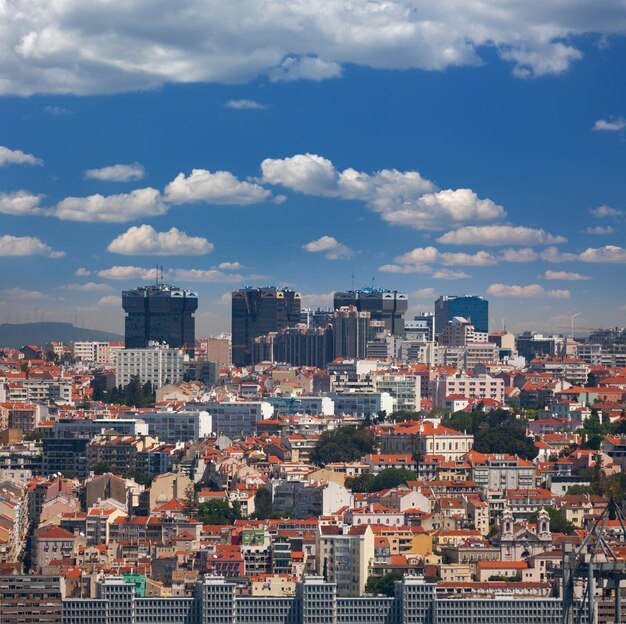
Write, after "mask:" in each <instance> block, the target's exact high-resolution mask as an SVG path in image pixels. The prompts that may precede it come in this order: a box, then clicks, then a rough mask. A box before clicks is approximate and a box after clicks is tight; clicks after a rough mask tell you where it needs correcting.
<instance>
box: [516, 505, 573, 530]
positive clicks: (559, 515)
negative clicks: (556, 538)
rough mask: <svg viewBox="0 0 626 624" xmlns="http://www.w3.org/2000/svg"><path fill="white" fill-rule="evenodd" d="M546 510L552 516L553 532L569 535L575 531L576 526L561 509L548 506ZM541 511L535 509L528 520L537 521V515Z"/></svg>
mask: <svg viewBox="0 0 626 624" xmlns="http://www.w3.org/2000/svg"><path fill="white" fill-rule="evenodd" d="M546 511H547V512H548V515H549V516H550V531H552V532H553V533H564V534H565V535H569V534H570V533H573V532H574V529H575V528H576V527H575V526H574V525H573V524H572V523H571V522H568V520H567V518H566V517H565V514H564V513H563V512H562V511H561V510H560V509H555V508H554V507H546ZM538 513H539V512H537V511H535V512H534V513H532V514H530V517H529V518H528V522H533V523H534V522H537V515H538Z"/></svg>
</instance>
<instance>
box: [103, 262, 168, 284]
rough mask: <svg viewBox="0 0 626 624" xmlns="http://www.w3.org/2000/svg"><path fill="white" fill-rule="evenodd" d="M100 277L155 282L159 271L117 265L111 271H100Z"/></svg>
mask: <svg viewBox="0 0 626 624" xmlns="http://www.w3.org/2000/svg"><path fill="white" fill-rule="evenodd" d="M97 274H98V277H101V278H103V279H110V280H137V279H141V280H144V281H152V282H153V281H154V280H155V279H156V277H157V269H156V268H153V269H144V268H142V267H137V266H120V265H115V266H112V267H111V268H110V269H102V270H100V271H98V273H97Z"/></svg>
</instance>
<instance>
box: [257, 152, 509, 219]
mask: <svg viewBox="0 0 626 624" xmlns="http://www.w3.org/2000/svg"><path fill="white" fill-rule="evenodd" d="M261 171H262V172H263V180H264V181H265V182H266V183H268V184H280V185H281V186H284V187H286V188H289V189H291V190H293V191H297V192H299V193H305V194H307V195H314V196H318V197H336V198H341V199H347V200H351V199H355V200H361V201H364V202H366V204H367V205H368V206H369V208H371V209H372V210H374V211H375V212H378V213H379V214H380V215H381V218H382V219H383V220H384V221H386V222H388V223H390V224H391V225H401V226H402V225H404V226H409V227H413V228H415V229H418V230H436V229H441V228H443V227H445V226H446V225H450V224H451V223H452V224H457V225H462V224H463V223H467V222H476V221H479V222H480V221H493V220H495V219H499V218H502V217H504V216H505V212H504V209H503V208H502V207H501V206H498V205H497V204H495V203H494V202H493V201H491V200H490V199H480V198H479V197H478V196H477V195H476V193H474V192H473V191H472V190H470V189H456V190H452V189H447V190H438V189H437V186H436V185H435V184H433V183H432V182H431V181H430V180H427V179H426V178H424V177H422V175H421V174H420V173H419V171H398V170H397V169H383V170H380V171H377V172H375V173H372V174H368V173H365V172H362V171H357V170H355V169H352V168H348V169H344V170H343V171H339V170H338V169H337V168H336V167H335V165H334V164H333V163H332V162H331V161H330V160H328V159H327V158H324V157H323V156H319V155H317V154H308V153H307V154H296V155H295V156H291V157H289V158H282V159H281V158H267V159H265V160H264V161H263V162H262V163H261Z"/></svg>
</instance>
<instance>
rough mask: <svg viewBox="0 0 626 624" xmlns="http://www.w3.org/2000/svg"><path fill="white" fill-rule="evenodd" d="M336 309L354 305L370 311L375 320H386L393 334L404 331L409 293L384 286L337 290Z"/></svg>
mask: <svg viewBox="0 0 626 624" xmlns="http://www.w3.org/2000/svg"><path fill="white" fill-rule="evenodd" d="M333 305H334V309H335V310H338V309H339V308H342V307H344V306H354V307H355V308H356V309H357V310H358V311H359V312H369V313H370V317H371V319H372V320H373V321H384V323H385V329H388V330H389V331H390V332H391V333H392V334H396V335H397V334H403V333H404V313H405V312H406V310H407V307H408V305H409V298H408V296H407V295H405V294H402V293H399V292H397V291H395V290H385V289H383V288H361V289H359V290H348V291H346V292H336V293H335V296H334V297H333Z"/></svg>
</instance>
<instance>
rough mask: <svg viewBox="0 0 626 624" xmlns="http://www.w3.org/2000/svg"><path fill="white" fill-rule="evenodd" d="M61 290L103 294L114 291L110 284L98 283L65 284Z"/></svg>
mask: <svg viewBox="0 0 626 624" xmlns="http://www.w3.org/2000/svg"><path fill="white" fill-rule="evenodd" d="M59 288H65V289H66V290H78V291H82V292H102V291H105V292H106V291H109V290H113V287H112V286H111V285H109V284H98V283H96V282H86V283H84V284H63V285H62V286H59Z"/></svg>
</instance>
